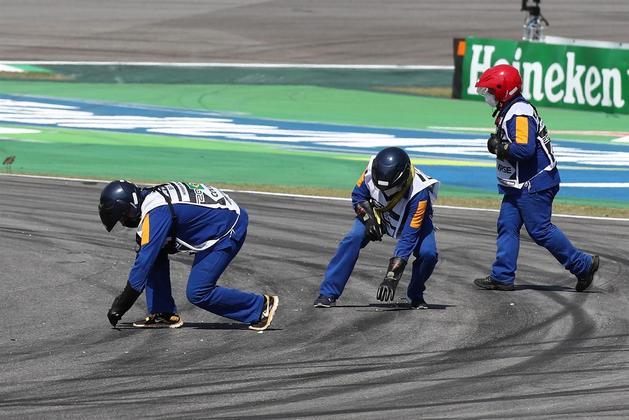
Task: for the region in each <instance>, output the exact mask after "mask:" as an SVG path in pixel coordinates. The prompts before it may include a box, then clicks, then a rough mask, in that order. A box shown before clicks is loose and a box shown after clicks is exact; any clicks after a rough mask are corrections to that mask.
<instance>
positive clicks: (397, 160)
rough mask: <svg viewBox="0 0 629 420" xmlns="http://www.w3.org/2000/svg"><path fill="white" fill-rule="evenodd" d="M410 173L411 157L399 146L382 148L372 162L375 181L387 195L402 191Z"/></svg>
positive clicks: (372, 174) (372, 173)
mask: <svg viewBox="0 0 629 420" xmlns="http://www.w3.org/2000/svg"><path fill="white" fill-rule="evenodd" d="M410 174H411V158H409V157H408V155H407V154H406V152H405V151H404V150H402V149H400V148H399V147H387V148H386V149H382V150H381V151H380V152H378V154H377V155H376V157H375V158H374V160H373V163H372V164H371V176H372V178H373V182H374V184H375V185H376V187H377V188H378V189H379V190H380V191H382V192H383V193H385V194H386V195H387V196H392V195H393V194H395V193H397V192H399V191H401V190H402V189H403V188H404V187H405V186H406V185H407V181H408V179H409V176H410Z"/></svg>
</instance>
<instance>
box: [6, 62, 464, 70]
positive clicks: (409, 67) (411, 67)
mask: <svg viewBox="0 0 629 420" xmlns="http://www.w3.org/2000/svg"><path fill="white" fill-rule="evenodd" d="M1 64H33V65H42V66H46V65H49V66H66V65H78V66H163V67H202V68H206V67H241V68H272V69H276V68H288V69H355V70H360V69H365V70H368V69H370V70H453V69H454V66H429V65H427V66H422V65H397V64H290V63H161V62H154V61H137V62H134V61H24V60H22V61H0V65H1Z"/></svg>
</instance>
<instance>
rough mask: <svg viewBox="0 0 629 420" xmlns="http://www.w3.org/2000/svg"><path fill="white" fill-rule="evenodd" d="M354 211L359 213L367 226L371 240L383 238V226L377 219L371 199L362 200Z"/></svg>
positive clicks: (359, 216)
mask: <svg viewBox="0 0 629 420" xmlns="http://www.w3.org/2000/svg"><path fill="white" fill-rule="evenodd" d="M354 211H355V212H356V214H357V215H358V218H359V219H360V221H361V222H363V224H364V225H365V227H366V228H367V238H368V239H369V240H370V241H381V240H382V227H381V226H380V224H379V223H378V220H377V219H376V215H375V214H374V213H373V208H372V207H371V203H369V201H361V202H360V203H358V204H356V207H354Z"/></svg>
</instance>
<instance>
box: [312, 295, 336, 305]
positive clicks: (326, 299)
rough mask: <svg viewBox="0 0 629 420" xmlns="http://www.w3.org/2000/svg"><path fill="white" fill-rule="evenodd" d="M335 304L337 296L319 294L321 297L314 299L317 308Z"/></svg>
mask: <svg viewBox="0 0 629 420" xmlns="http://www.w3.org/2000/svg"><path fill="white" fill-rule="evenodd" d="M334 305H336V298H333V297H332V296H323V295H319V297H318V298H316V299H315V301H314V307H315V308H329V307H330V306H334Z"/></svg>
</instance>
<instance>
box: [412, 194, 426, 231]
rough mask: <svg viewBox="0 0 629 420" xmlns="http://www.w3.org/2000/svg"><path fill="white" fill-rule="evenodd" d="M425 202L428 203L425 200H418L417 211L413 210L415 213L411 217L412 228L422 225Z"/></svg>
mask: <svg viewBox="0 0 629 420" xmlns="http://www.w3.org/2000/svg"><path fill="white" fill-rule="evenodd" d="M427 204H428V201H427V200H424V201H420V202H419V205H418V206H417V211H416V212H415V214H414V215H413V218H412V219H411V227H412V228H413V229H417V228H419V227H420V226H421V225H422V222H423V221H424V213H426V205H427Z"/></svg>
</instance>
